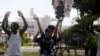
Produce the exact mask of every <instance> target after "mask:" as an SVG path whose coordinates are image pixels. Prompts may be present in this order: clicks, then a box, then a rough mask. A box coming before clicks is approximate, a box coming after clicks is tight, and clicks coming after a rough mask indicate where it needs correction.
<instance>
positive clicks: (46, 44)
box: [35, 35, 60, 53]
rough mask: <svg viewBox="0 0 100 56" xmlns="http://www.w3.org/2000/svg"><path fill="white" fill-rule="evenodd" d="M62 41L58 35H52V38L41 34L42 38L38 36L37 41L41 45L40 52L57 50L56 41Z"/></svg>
mask: <svg viewBox="0 0 100 56" xmlns="http://www.w3.org/2000/svg"><path fill="white" fill-rule="evenodd" d="M59 41H60V38H57V36H52V37H51V38H47V37H45V35H41V37H40V38H36V40H35V42H38V43H39V45H40V53H52V52H55V51H56V43H57V42H59Z"/></svg>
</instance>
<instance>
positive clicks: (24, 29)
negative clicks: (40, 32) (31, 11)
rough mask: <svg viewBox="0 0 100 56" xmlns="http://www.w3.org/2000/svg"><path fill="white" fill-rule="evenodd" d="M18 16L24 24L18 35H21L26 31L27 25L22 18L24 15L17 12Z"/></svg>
mask: <svg viewBox="0 0 100 56" xmlns="http://www.w3.org/2000/svg"><path fill="white" fill-rule="evenodd" d="M18 15H19V16H20V17H21V18H22V20H23V22H24V27H23V28H22V29H21V30H20V34H21V35H23V33H24V32H25V31H26V30H27V28H28V24H27V22H26V20H25V18H24V15H23V13H22V12H21V11H18Z"/></svg>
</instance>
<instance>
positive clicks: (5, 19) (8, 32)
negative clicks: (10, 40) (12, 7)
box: [1, 11, 10, 36]
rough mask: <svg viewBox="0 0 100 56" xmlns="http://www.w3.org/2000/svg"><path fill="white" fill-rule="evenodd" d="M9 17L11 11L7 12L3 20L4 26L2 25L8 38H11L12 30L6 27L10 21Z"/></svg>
mask: <svg viewBox="0 0 100 56" xmlns="http://www.w3.org/2000/svg"><path fill="white" fill-rule="evenodd" d="M9 15H10V12H9V11H8V12H6V14H5V15H4V19H3V22H2V25H1V26H2V29H3V30H4V32H5V33H7V34H8V36H10V30H9V29H8V27H7V26H6V24H8V22H6V21H8V17H9Z"/></svg>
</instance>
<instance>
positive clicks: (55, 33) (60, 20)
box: [54, 19, 63, 36]
mask: <svg viewBox="0 0 100 56" xmlns="http://www.w3.org/2000/svg"><path fill="white" fill-rule="evenodd" d="M62 20H63V19H58V22H57V24H56V28H55V30H54V36H57V32H58V26H59V23H60V22H62Z"/></svg>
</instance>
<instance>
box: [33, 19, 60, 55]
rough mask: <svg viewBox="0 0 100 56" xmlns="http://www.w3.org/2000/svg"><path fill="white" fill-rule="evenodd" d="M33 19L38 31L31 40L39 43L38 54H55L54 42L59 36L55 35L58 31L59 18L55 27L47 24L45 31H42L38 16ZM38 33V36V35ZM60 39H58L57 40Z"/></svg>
mask: <svg viewBox="0 0 100 56" xmlns="http://www.w3.org/2000/svg"><path fill="white" fill-rule="evenodd" d="M35 20H36V21H37V24H38V28H39V29H38V32H37V34H36V35H35V37H34V39H33V41H34V42H38V43H39V45H40V56H56V54H55V53H56V43H57V42H58V40H59V39H60V38H58V37H57V33H58V25H59V22H60V21H62V20H61V19H59V20H58V22H57V25H56V27H55V28H53V27H51V26H49V27H47V28H46V29H45V33H44V32H43V30H42V28H41V25H40V22H39V18H38V17H35ZM39 33H40V37H39V38H38V35H39ZM59 41H60V40H59Z"/></svg>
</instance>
